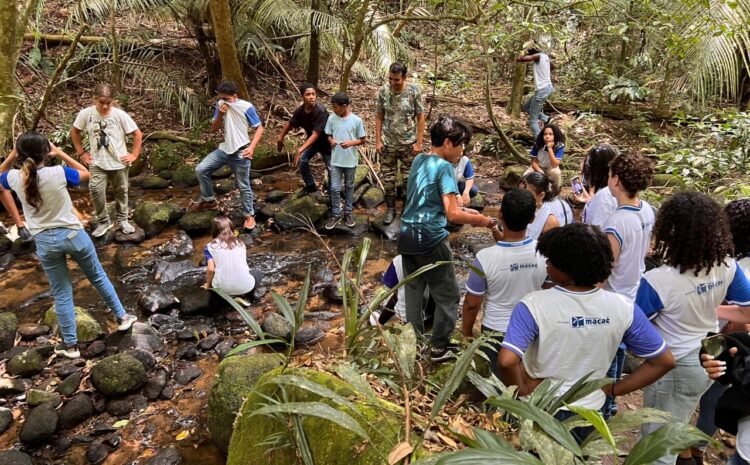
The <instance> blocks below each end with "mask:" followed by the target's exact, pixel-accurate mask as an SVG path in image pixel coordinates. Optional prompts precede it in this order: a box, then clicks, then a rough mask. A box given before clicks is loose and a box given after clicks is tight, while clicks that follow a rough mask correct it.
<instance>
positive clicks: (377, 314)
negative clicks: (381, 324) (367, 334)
mask: <svg viewBox="0 0 750 465" xmlns="http://www.w3.org/2000/svg"><path fill="white" fill-rule="evenodd" d="M379 319H380V312H379V311H377V310H375V311H374V312H372V313H370V325H371V326H377V325H378V320H379Z"/></svg>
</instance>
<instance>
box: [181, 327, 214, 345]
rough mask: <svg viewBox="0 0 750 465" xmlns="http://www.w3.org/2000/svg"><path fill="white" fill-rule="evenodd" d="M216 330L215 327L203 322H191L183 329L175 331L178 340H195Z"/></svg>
mask: <svg viewBox="0 0 750 465" xmlns="http://www.w3.org/2000/svg"><path fill="white" fill-rule="evenodd" d="M215 332H216V329H214V328H213V327H211V326H209V325H207V324H205V323H192V324H190V325H189V326H187V327H186V328H185V329H183V330H182V331H180V332H179V333H177V339H178V340H180V341H190V340H193V341H196V340H198V339H200V338H201V337H206V336H208V335H209V334H213V333H215Z"/></svg>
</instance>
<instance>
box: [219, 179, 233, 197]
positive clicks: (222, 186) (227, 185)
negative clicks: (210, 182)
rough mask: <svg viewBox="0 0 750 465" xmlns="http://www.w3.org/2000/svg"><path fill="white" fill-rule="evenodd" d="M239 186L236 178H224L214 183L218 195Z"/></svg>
mask: <svg viewBox="0 0 750 465" xmlns="http://www.w3.org/2000/svg"><path fill="white" fill-rule="evenodd" d="M236 188H237V183H235V182H234V179H222V180H220V181H217V182H215V183H214V192H216V193H217V194H218V195H225V194H228V193H230V192H232V191H233V190H235V189H236Z"/></svg>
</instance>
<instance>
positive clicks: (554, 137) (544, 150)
mask: <svg viewBox="0 0 750 465" xmlns="http://www.w3.org/2000/svg"><path fill="white" fill-rule="evenodd" d="M564 153H565V136H563V133H562V131H560V128H558V127H557V126H556V125H554V124H552V123H549V124H545V125H544V129H543V130H542V132H540V133H539V134H538V135H537V136H536V140H535V141H534V146H533V147H532V148H531V166H530V167H529V169H527V170H526V172H525V173H524V175H526V174H529V173H531V172H532V171H536V172H537V173H544V174H545V175H546V176H547V177H548V178H549V179H550V181H552V182H553V183H554V184H555V185H556V186H557V187H558V188H559V187H560V182H561V181H560V179H561V178H562V174H561V171H560V163H562V159H563V155H564Z"/></svg>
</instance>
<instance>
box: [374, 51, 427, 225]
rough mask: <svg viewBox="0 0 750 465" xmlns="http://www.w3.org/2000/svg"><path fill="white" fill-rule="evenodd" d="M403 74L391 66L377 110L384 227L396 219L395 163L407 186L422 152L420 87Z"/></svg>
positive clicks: (400, 67) (397, 65) (396, 65)
mask: <svg viewBox="0 0 750 465" xmlns="http://www.w3.org/2000/svg"><path fill="white" fill-rule="evenodd" d="M406 71H407V70H406V66H405V65H404V64H403V63H399V62H396V63H393V64H392V65H391V66H390V69H389V74H388V84H387V85H384V86H383V87H381V88H380V91H379V92H378V102H377V107H376V115H375V149H376V150H377V151H378V153H380V154H381V166H380V173H381V177H382V180H383V187H385V202H386V205H387V206H388V209H387V210H386V213H385V217H384V218H383V223H384V224H386V225H387V224H391V223H392V222H393V220H394V219H395V218H396V171H397V169H398V162H399V161H401V179H402V180H403V183H404V186H406V180H407V179H408V178H409V169H410V168H411V162H412V160H414V156H415V155H417V154H418V153H420V152H421V151H422V138H423V135H424V128H425V116H424V108H423V106H422V94H421V92H420V90H419V86H417V85H416V84H407V83H406ZM404 197H405V195H404Z"/></svg>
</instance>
